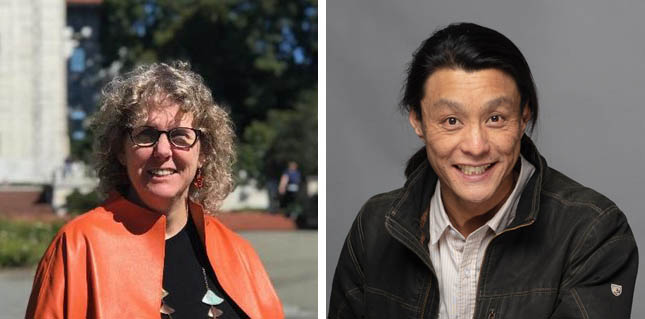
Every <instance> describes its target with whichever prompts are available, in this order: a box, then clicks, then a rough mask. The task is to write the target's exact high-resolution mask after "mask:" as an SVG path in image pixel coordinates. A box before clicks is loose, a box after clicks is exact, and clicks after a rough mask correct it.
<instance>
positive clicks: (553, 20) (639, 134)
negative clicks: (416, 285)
mask: <svg viewBox="0 0 645 319" xmlns="http://www.w3.org/2000/svg"><path fill="white" fill-rule="evenodd" d="M643 14H645V1H642V0H631V1H606V0H570V1H556V0H553V1H516V0H498V1H461V0H459V1H455V0H452V1H421V0H419V1H390V0H354V1H343V0H330V1H327V106H326V109H327V211H326V214H327V269H326V274H327V303H328V302H329V291H330V289H331V281H332V277H333V274H334V270H335V267H336V263H337V261H338V256H339V254H340V250H341V247H342V244H343V242H344V240H345V236H346V235H347V231H348V230H349V227H350V225H351V223H352V221H353V219H354V217H355V216H356V213H357V212H358V210H359V209H360V207H361V205H362V204H363V203H364V202H365V201H366V200H367V199H368V198H369V197H370V196H372V195H374V194H377V193H381V192H385V191H388V190H391V189H394V188H398V187H400V186H401V185H403V182H404V179H403V168H404V164H405V161H406V160H407V158H408V157H409V156H410V155H411V154H412V153H413V152H414V151H415V150H416V149H418V147H419V146H420V141H419V139H418V138H417V137H416V136H415V135H413V132H412V130H411V129H410V128H409V125H408V121H407V118H406V117H404V116H403V115H401V113H399V112H398V111H397V108H396V105H397V100H398V98H399V96H400V88H401V84H402V80H403V74H404V70H405V68H406V64H407V63H408V62H409V60H410V57H411V54H412V52H413V51H414V50H415V49H416V47H417V46H418V45H419V44H420V42H421V40H423V39H425V38H426V37H427V36H429V34H430V33H431V32H432V31H434V30H435V29H437V28H438V27H440V26H445V25H447V24H449V23H451V22H456V21H470V22H475V23H479V24H482V25H485V26H488V27H491V28H493V29H496V30H498V31H500V32H502V33H503V34H505V35H506V36H508V37H509V38H510V39H511V40H512V41H513V42H514V43H515V44H516V45H517V46H518V47H519V48H520V50H521V51H522V52H523V53H524V55H525V56H526V59H527V60H528V62H529V65H530V66H531V69H532V71H533V76H534V78H535V82H536V84H537V88H538V94H539V98H540V107H541V109H540V113H541V114H540V119H539V121H540V122H541V123H540V124H539V125H538V127H537V128H536V131H535V133H534V134H533V138H534V140H535V141H536V143H537V145H538V148H539V149H540V151H541V152H542V155H543V156H545V158H546V159H547V162H548V163H549V164H550V165H551V166H552V167H554V168H556V169H558V170H560V171H562V172H564V173H565V174H567V175H568V176H570V177H572V178H573V179H575V180H577V181H579V182H580V183H582V184H584V185H586V186H589V187H591V188H594V189H596V190H598V191H599V192H601V193H603V194H605V195H607V196H608V197H609V198H611V199H612V200H614V201H615V202H616V203H617V204H618V206H619V207H620V208H621V209H622V210H623V211H624V212H625V214H626V215H627V218H628V220H629V223H630V224H631V226H632V229H633V231H634V233H635V236H636V241H637V242H638V246H639V248H640V250H641V254H643V252H645V209H644V207H645V169H643V166H644V165H645V141H644V137H645V134H644V130H643V129H644V128H645V105H644V104H645V62H644V59H645V41H644V40H645V20H644V19H643ZM644 285H645V266H643V263H641V266H640V269H639V276H638V281H637V290H636V295H635V299H634V307H633V316H634V318H642V317H644V316H645V289H644V288H643V287H644ZM327 306H328V305H327Z"/></svg>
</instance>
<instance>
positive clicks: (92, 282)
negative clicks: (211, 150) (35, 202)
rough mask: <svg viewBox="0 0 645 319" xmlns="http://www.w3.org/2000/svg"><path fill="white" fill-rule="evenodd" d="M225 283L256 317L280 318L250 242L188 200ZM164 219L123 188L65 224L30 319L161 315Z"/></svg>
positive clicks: (41, 271) (39, 276)
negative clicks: (123, 192) (133, 200)
mask: <svg viewBox="0 0 645 319" xmlns="http://www.w3.org/2000/svg"><path fill="white" fill-rule="evenodd" d="M190 211H191V214H192V217H193V220H194V222H195V225H196V226H197V229H198V231H199V234H200V237H201V238H202V241H203V242H204V244H205V247H206V251H207V254H208V259H209V261H210V264H211V266H212V267H213V270H214V271H215V273H216V274H217V279H218V280H219V282H220V284H221V286H222V288H223V289H224V290H225V291H226V293H228V295H229V296H230V297H231V298H232V299H233V300H234V301H235V303H236V304H237V305H238V306H239V307H240V308H241V309H242V310H243V311H244V312H245V313H246V314H247V315H248V316H249V317H251V318H283V317H284V315H283V312H282V305H281V304H280V300H279V299H278V296H277V295H276V293H275V290H274V289H273V286H272V285H271V281H270V280H269V277H268V275H267V273H266V271H265V270H264V267H263V266H262V263H261V262H260V259H259V258H258V256H257V254H256V253H255V251H254V250H253V248H252V247H251V246H250V245H249V243H248V242H246V241H245V240H244V239H242V238H241V237H240V236H238V235H237V234H235V233H233V232H232V231H231V230H229V229H228V228H226V227H225V226H224V225H222V224H221V223H220V222H219V221H218V220H217V219H216V218H214V217H212V216H209V215H205V214H204V211H203V209H202V207H201V206H199V205H197V204H194V203H191V207H190ZM165 229H166V218H165V216H164V215H162V214H158V213H154V212H152V211H149V210H147V209H145V208H142V207H140V206H137V205H135V204H133V203H131V202H129V201H128V200H126V199H125V198H123V197H122V196H120V195H117V194H112V196H111V197H110V198H109V199H108V200H107V201H106V202H105V203H104V204H103V205H102V206H99V207H98V208H95V209H93V210H92V211H90V212H88V213H85V214H83V215H81V216H79V217H77V218H75V219H74V220H72V221H70V222H69V223H67V224H66V225H65V226H63V228H62V229H61V230H60V232H59V233H58V235H56V237H55V238H54V240H53V241H52V243H51V245H50V246H49V248H48V249H47V251H46V252H45V255H44V256H43V258H42V260H41V261H40V264H39V265H38V270H37V272H36V277H35V279H34V285H33V288H32V291H31V297H30V299H29V305H28V306H27V313H26V315H25V317H26V318H159V317H160V313H159V309H160V306H161V289H162V281H163V268H164V267H163V263H164V248H165V241H164V237H165Z"/></svg>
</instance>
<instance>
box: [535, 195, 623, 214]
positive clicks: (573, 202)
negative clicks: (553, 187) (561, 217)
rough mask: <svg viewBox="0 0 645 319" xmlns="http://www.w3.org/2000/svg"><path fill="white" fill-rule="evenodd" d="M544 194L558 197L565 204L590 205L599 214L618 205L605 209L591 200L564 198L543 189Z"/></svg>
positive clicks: (554, 197)
mask: <svg viewBox="0 0 645 319" xmlns="http://www.w3.org/2000/svg"><path fill="white" fill-rule="evenodd" d="M542 194H544V195H546V196H549V197H551V198H553V199H556V200H557V201H559V202H560V203H562V204H564V205H565V206H584V207H589V208H591V209H592V210H593V211H595V212H596V213H598V214H599V215H602V214H603V213H604V212H607V211H608V210H609V209H611V208H613V207H616V205H615V204H614V205H610V206H609V207H607V208H605V209H604V210H603V209H601V208H600V207H598V205H595V204H592V203H589V202H580V201H573V200H569V199H566V198H563V197H562V196H560V195H558V194H556V193H553V192H549V191H547V190H542Z"/></svg>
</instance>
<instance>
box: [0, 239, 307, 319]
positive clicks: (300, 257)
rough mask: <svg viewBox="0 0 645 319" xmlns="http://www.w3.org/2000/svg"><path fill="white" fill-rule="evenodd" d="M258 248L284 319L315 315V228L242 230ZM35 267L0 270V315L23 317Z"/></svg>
mask: <svg viewBox="0 0 645 319" xmlns="http://www.w3.org/2000/svg"><path fill="white" fill-rule="evenodd" d="M241 234H242V236H244V237H245V238H247V239H248V240H249V241H250V242H251V243H252V244H253V246H254V247H255V248H256V250H257V251H258V254H259V255H260V257H261V258H262V260H263V262H264V264H265V267H266V268H267V271H268V272H269V276H271V279H272V280H273V283H274V285H275V288H276V290H277V291H278V295H279V296H280V299H281V300H282V303H283V305H284V309H285V315H286V318H287V319H309V318H316V314H317V309H318V308H317V300H318V298H317V289H316V286H317V274H318V273H317V270H316V269H317V268H316V267H317V232H315V231H255V232H251V231H247V232H241ZM33 273H34V269H13V270H0V309H1V310H0V319H14V318H23V317H24V311H25V308H26V305H27V299H28V298H29V291H30V289H31V283H32V280H33Z"/></svg>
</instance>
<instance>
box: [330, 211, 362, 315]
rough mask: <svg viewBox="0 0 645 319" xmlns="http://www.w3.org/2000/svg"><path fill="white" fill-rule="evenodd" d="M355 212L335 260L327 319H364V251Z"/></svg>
mask: <svg viewBox="0 0 645 319" xmlns="http://www.w3.org/2000/svg"><path fill="white" fill-rule="evenodd" d="M362 212H363V210H361V212H359V214H358V216H357V217H356V220H355V221H354V224H353V225H352V227H351V229H350V231H349V234H348V235H347V238H346V239H345V244H344V246H343V249H342V251H341V253H340V258H339V259H338V265H337V266H336V272H335V273H334V280H333V282H332V288H331V296H330V301H329V318H333V319H336V318H365V309H364V307H365V300H364V290H363V288H364V287H363V286H364V283H365V269H364V265H365V258H366V257H365V249H364V232H363V229H362V223H361V216H362Z"/></svg>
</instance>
